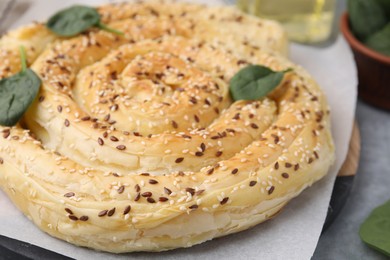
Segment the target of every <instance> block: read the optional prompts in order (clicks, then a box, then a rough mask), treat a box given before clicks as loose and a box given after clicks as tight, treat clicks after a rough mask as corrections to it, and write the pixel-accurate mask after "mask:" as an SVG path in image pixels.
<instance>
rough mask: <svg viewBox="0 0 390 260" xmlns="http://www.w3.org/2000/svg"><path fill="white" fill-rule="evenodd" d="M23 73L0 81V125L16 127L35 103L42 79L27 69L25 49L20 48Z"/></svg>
mask: <svg viewBox="0 0 390 260" xmlns="http://www.w3.org/2000/svg"><path fill="white" fill-rule="evenodd" d="M20 54H21V60H22V71H21V72H19V73H18V74H15V75H14V76H12V77H9V78H4V79H2V80H0V124H1V125H5V126H13V125H15V124H16V123H17V122H18V121H19V120H20V118H21V117H22V116H23V114H24V113H25V111H26V110H27V109H28V107H29V106H30V105H31V103H32V102H33V101H34V99H35V97H36V96H37V94H38V91H39V88H40V86H41V79H40V78H39V77H38V76H37V74H35V72H34V71H32V70H31V69H28V68H27V62H26V54H25V51H24V48H23V47H21V48H20Z"/></svg>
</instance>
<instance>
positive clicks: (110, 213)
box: [107, 208, 115, 217]
mask: <svg viewBox="0 0 390 260" xmlns="http://www.w3.org/2000/svg"><path fill="white" fill-rule="evenodd" d="M114 213H115V208H112V209H110V210H109V211H108V212H107V216H109V217H111V216H112V215H114Z"/></svg>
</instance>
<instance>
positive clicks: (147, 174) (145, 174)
mask: <svg viewBox="0 0 390 260" xmlns="http://www.w3.org/2000/svg"><path fill="white" fill-rule="evenodd" d="M141 175H142V176H149V175H150V173H148V172H143V173H141Z"/></svg>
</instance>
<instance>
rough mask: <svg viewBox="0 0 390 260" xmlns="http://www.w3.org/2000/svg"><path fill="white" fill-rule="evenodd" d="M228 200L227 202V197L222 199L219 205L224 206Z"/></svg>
mask: <svg viewBox="0 0 390 260" xmlns="http://www.w3.org/2000/svg"><path fill="white" fill-rule="evenodd" d="M228 200H229V197H225V198H223V200H222V201H221V202H220V204H221V205H225V204H226V202H228Z"/></svg>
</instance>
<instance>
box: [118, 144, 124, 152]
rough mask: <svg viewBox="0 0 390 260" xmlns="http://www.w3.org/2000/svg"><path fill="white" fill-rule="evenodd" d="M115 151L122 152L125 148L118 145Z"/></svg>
mask: <svg viewBox="0 0 390 260" xmlns="http://www.w3.org/2000/svg"><path fill="white" fill-rule="evenodd" d="M116 149H118V150H121V151H123V150H125V149H126V146H124V145H123V144H121V145H118V146H117V147H116Z"/></svg>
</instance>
